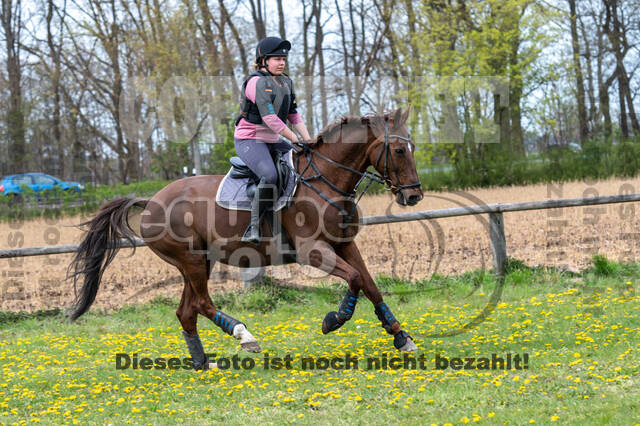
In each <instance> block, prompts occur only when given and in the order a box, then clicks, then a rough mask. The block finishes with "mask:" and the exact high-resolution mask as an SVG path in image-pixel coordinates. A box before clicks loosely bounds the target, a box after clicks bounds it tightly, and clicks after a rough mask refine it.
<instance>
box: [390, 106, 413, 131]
mask: <svg viewBox="0 0 640 426" xmlns="http://www.w3.org/2000/svg"><path fill="white" fill-rule="evenodd" d="M410 111H411V105H409V107H408V108H407V109H406V110H405V111H404V112H403V111H402V108H398V109H397V110H396V111H395V114H394V115H393V127H394V128H396V129H398V128H400V127H402V125H403V124H405V123H406V122H407V120H408V119H409V112H410Z"/></svg>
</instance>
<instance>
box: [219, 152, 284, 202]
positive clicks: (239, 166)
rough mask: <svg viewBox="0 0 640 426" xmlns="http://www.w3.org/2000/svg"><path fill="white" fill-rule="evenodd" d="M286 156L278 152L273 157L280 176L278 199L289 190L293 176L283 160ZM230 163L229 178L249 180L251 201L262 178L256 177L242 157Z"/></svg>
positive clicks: (248, 188)
mask: <svg viewBox="0 0 640 426" xmlns="http://www.w3.org/2000/svg"><path fill="white" fill-rule="evenodd" d="M284 154H285V153H283V152H279V151H277V152H275V153H274V154H272V155H271V158H272V159H273V163H274V164H275V166H276V172H277V174H278V183H277V190H278V197H280V196H282V195H283V194H284V191H285V189H286V188H287V185H288V184H289V178H290V176H291V175H290V173H289V171H290V167H289V165H288V164H287V162H286V161H285V160H284V158H283V157H284ZM229 161H230V162H231V171H230V172H229V177H231V178H233V179H244V178H248V179H249V181H248V182H247V197H249V198H250V199H251V198H253V196H254V194H255V191H256V187H257V186H258V183H259V182H260V177H259V176H258V175H256V174H255V173H254V172H253V171H252V170H251V169H250V168H249V166H247V165H246V164H245V162H244V161H242V159H241V158H240V157H231V158H230V159H229Z"/></svg>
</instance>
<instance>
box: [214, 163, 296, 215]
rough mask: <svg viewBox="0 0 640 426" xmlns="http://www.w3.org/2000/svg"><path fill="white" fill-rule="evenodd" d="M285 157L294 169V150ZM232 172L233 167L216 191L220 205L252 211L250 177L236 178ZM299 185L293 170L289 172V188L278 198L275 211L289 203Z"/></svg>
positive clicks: (231, 208) (217, 201)
mask: <svg viewBox="0 0 640 426" xmlns="http://www.w3.org/2000/svg"><path fill="white" fill-rule="evenodd" d="M285 157H286V159H287V163H289V166H291V169H292V170H293V169H294V165H293V151H289V152H287V153H286V154H285ZM230 173H231V169H229V171H228V172H227V174H226V175H225V176H224V178H223V179H222V183H221V184H220V186H219V187H218V192H217V193H216V203H217V204H218V205H219V206H220V207H223V208H225V209H229V210H247V211H251V199H250V198H249V197H247V182H249V178H242V179H234V178H232V177H231V176H229V174H230ZM297 187H298V184H297V182H296V179H295V176H294V174H293V172H289V182H288V184H287V188H286V189H285V190H284V193H283V194H282V196H281V197H280V198H278V201H276V205H275V208H274V211H279V210H282V209H283V208H284V207H285V206H287V205H288V203H289V200H291V198H293V195H294V194H295V192H296V188H297Z"/></svg>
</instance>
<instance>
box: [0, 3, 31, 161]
mask: <svg viewBox="0 0 640 426" xmlns="http://www.w3.org/2000/svg"><path fill="white" fill-rule="evenodd" d="M21 15H22V7H21V2H20V0H16V3H15V4H14V2H13V0H2V12H1V14H0V21H2V28H3V30H4V38H5V48H6V52H5V53H6V55H7V58H6V61H7V77H8V86H9V102H8V103H9V105H8V109H7V117H6V123H7V134H8V139H9V164H8V169H9V170H8V171H9V172H10V173H20V172H24V168H26V167H27V164H26V163H27V152H26V141H25V127H24V124H25V123H24V111H23V104H22V86H21V84H22V81H21V80H22V68H21V64H20V29H21V27H22V18H21Z"/></svg>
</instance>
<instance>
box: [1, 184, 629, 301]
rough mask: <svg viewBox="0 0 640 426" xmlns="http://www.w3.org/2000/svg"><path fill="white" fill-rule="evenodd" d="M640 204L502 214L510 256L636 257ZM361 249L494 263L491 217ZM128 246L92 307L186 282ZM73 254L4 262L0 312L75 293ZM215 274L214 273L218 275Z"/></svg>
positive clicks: (428, 268) (592, 190) (381, 202)
mask: <svg viewBox="0 0 640 426" xmlns="http://www.w3.org/2000/svg"><path fill="white" fill-rule="evenodd" d="M635 192H640V178H634V179H627V180H620V179H611V180H606V181H597V182H574V183H565V184H558V185H547V184H542V185H534V186H527V187H511V188H498V189H480V190H474V191H468V192H443V193H433V192H432V193H425V198H424V200H422V201H421V202H420V203H419V204H418V205H417V206H414V207H410V208H403V207H401V206H399V205H397V204H395V203H394V202H393V201H392V199H391V198H390V195H389V193H386V194H383V195H380V196H371V197H365V198H363V200H362V202H361V206H362V210H363V214H364V215H365V216H371V215H381V214H385V213H399V212H406V211H419V210H432V209H441V208H449V207H459V206H465V205H475V204H482V203H487V204H490V203H511V202H522V201H535V200H549V199H558V198H573V197H588V196H596V195H613V194H620V193H635ZM639 207H640V203H627V204H610V205H603V206H593V207H575V208H567V209H558V210H540V211H528V212H516V213H506V214H505V231H506V236H507V247H508V255H509V256H511V257H515V258H518V259H521V260H523V261H524V262H526V263H527V264H529V265H541V264H543V265H565V266H566V267H568V268H573V269H581V268H584V267H586V266H587V265H588V264H589V262H590V259H591V256H592V255H593V254H594V253H601V254H604V255H606V256H607V257H608V258H610V259H612V260H616V261H622V260H631V259H636V260H637V259H638V258H640V256H638V250H639V248H638V247H636V246H637V244H636V243H635V240H636V239H637V238H638V236H640V234H639V233H638V232H639V230H640V226H639V225H640V212H638V213H636V211H635V210H636V209H638V208H639ZM82 220H83V218H81V217H74V218H64V219H62V220H59V221H53V222H52V221H49V222H47V221H44V220H37V221H31V222H25V223H22V224H18V223H14V224H8V223H2V224H0V241H1V244H0V247H2V248H15V247H35V246H43V245H55V244H72V243H77V242H79V241H80V239H81V232H80V231H79V230H78V229H76V228H74V225H75V224H77V223H79V222H81V221H82ZM357 242H358V243H359V247H360V250H361V252H362V254H363V256H364V258H365V261H366V262H367V264H368V265H369V270H370V272H371V273H372V275H373V276H374V277H375V276H376V275H379V274H385V275H390V276H391V275H395V276H398V277H403V278H407V279H412V280H417V279H420V278H427V277H429V276H431V275H432V274H433V273H434V272H435V271H437V272H438V273H440V274H458V273H460V272H463V271H468V270H472V269H476V268H481V267H485V268H487V269H488V268H491V262H492V260H491V250H490V245H489V236H488V221H487V215H480V216H465V217H460V218H449V219H441V220H437V221H421V222H405V223H400V224H393V225H374V226H369V227H365V228H364V229H363V230H362V231H361V233H360V234H359V235H358V237H357ZM130 253H131V250H130V249H123V250H122V251H121V252H120V253H119V254H118V256H117V257H116V259H115V261H114V263H113V264H112V265H111V266H110V267H109V269H108V270H107V272H106V273H105V275H104V277H103V280H102V286H101V288H100V291H99V293H98V296H97V299H96V304H95V305H94V306H95V307H96V308H103V309H107V310H108V309H112V308H115V307H119V306H122V305H124V304H130V303H138V302H144V301H147V300H149V299H152V298H153V297H155V296H157V295H165V296H174V297H179V296H180V294H181V291H182V280H181V278H180V276H179V273H178V272H177V270H176V269H175V268H174V267H172V266H170V265H168V264H166V263H164V262H163V261H162V260H161V259H160V258H158V257H157V256H155V255H154V254H153V253H151V252H150V250H149V249H147V248H139V249H137V251H136V253H135V255H133V256H129V255H130ZM70 260H71V255H52V256H38V257H29V258H19V259H11V260H2V261H0V270H1V271H2V278H1V281H0V296H1V300H0V310H12V311H17V310H26V311H33V310H36V309H51V308H55V307H65V306H68V305H69V304H70V303H71V301H72V299H73V288H72V284H71V282H70V281H65V280H64V279H65V274H66V268H67V265H68V264H69V262H70ZM214 271H219V272H220V273H219V275H220V276H221V279H215V280H212V281H211V282H210V283H209V288H210V291H212V292H214V291H222V290H225V289H233V288H239V287H240V285H241V283H240V281H238V280H236V279H234V277H239V270H238V269H237V268H232V267H226V266H221V265H218V266H216V269H215V270H214ZM267 273H268V274H269V275H272V276H274V277H276V278H279V279H285V280H287V281H289V282H292V283H296V284H308V285H312V284H314V283H317V282H321V281H327V280H329V279H333V278H327V277H325V276H323V274H321V273H320V271H318V270H314V269H313V268H310V267H300V266H298V265H287V266H277V267H269V268H267ZM214 275H215V274H214Z"/></svg>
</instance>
